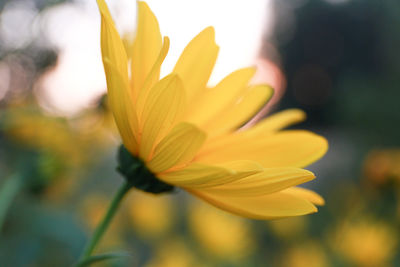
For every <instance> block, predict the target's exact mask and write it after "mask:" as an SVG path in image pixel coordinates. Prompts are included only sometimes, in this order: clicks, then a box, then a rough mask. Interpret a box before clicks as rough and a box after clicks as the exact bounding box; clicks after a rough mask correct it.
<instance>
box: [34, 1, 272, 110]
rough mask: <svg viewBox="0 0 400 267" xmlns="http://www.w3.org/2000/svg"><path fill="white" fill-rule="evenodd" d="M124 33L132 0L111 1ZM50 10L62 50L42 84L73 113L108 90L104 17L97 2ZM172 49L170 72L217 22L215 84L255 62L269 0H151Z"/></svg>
mask: <svg viewBox="0 0 400 267" xmlns="http://www.w3.org/2000/svg"><path fill="white" fill-rule="evenodd" d="M107 2H108V3H109V6H110V9H111V12H112V14H113V16H114V18H115V20H116V23H117V27H118V29H119V30H120V31H121V32H128V31H133V30H134V27H135V20H136V19H135V16H136V6H135V3H136V2H135V1H133V0H118V1H117V0H114V1H107ZM77 3H78V4H72V3H66V4H62V5H57V6H55V7H53V8H50V9H48V10H47V11H46V12H45V13H44V14H43V15H42V16H41V17H40V23H42V24H43V25H44V26H45V27H44V29H45V33H46V35H47V36H48V38H49V40H50V42H51V43H52V44H54V45H55V46H56V47H57V48H58V49H59V51H60V54H59V62H58V65H57V67H56V68H55V69H54V70H53V71H52V72H51V73H49V74H48V75H46V76H45V77H44V79H43V81H42V83H41V87H42V88H43V89H44V90H45V92H46V94H47V96H48V98H49V99H50V100H51V102H52V105H53V106H55V107H57V109H59V111H61V112H62V113H74V112H76V111H78V110H80V109H81V108H83V107H86V106H87V105H88V103H90V101H91V100H92V99H93V98H94V97H95V96H98V95H100V94H101V93H102V92H104V91H105V88H106V85H105V78H104V71H103V66H102V63H101V57H100V41H99V35H100V19H99V14H98V10H97V6H96V4H95V1H93V0H80V1H77ZM147 3H148V4H149V6H150V8H151V9H152V10H153V12H154V13H155V14H156V16H157V18H158V20H159V23H160V27H161V32H162V34H163V35H166V36H169V37H170V40H171V48H170V52H169V55H168V56H167V59H166V61H165V63H164V65H163V69H162V73H163V74H164V75H165V74H167V73H168V72H169V71H170V70H171V69H172V68H173V66H174V63H175V62H176V60H177V58H178V57H179V54H180V52H181V51H182V50H183V48H184V47H185V45H186V44H187V43H188V42H189V41H190V40H191V39H192V38H193V37H194V36H195V35H196V34H197V33H199V32H200V31H201V30H202V29H203V28H205V27H207V26H210V25H212V26H214V27H215V30H216V42H217V44H218V45H219V46H220V52H219V57H218V61H217V64H216V68H215V70H214V73H213V76H212V77H211V81H210V83H211V84H215V83H216V82H218V81H219V80H220V79H221V78H223V77H224V76H225V75H227V74H229V73H230V72H232V71H234V70H235V69H238V68H241V67H245V66H251V65H254V64H255V62H256V59H257V56H258V53H259V51H260V45H261V38H262V37H263V36H265V35H268V34H269V33H270V27H271V24H272V23H271V20H272V15H271V14H270V13H269V10H271V9H270V3H271V1H270V0H252V1H244V0H218V1H216V0H202V1H188V0H168V1H162V0H148V1H147Z"/></svg>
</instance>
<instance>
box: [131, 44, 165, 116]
mask: <svg viewBox="0 0 400 267" xmlns="http://www.w3.org/2000/svg"><path fill="white" fill-rule="evenodd" d="M168 49H169V38H168V37H164V43H163V47H162V48H161V51H160V54H159V55H158V58H157V60H156V62H155V63H154V65H153V67H152V69H151V71H150V73H149V75H147V77H146V80H145V81H144V84H143V86H142V88H140V90H139V92H138V97H137V100H136V110H137V114H140V115H139V117H140V116H141V114H142V112H143V107H144V105H145V103H146V99H147V96H148V94H149V91H150V89H151V88H152V86H154V84H155V83H156V82H157V81H158V79H159V76H160V75H159V74H160V69H161V64H162V63H163V61H164V59H165V57H166V56H167V53H168Z"/></svg>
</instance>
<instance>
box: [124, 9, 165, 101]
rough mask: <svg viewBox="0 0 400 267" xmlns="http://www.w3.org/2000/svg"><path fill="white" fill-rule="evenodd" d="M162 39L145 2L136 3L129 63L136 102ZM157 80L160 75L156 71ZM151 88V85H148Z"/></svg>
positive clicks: (156, 23) (159, 48) (158, 71)
mask: <svg viewBox="0 0 400 267" xmlns="http://www.w3.org/2000/svg"><path fill="white" fill-rule="evenodd" d="M161 46H162V38H161V33H160V27H159V26H158V21H157V18H156V17H155V16H154V14H153V12H152V11H151V10H150V8H149V7H148V6H147V4H146V3H145V2H141V1H139V2H138V24H137V29H136V37H135V40H134V42H133V48H132V49H133V52H132V61H131V72H132V75H131V79H132V80H131V81H132V88H133V97H134V99H135V100H136V98H137V95H138V92H139V90H140V89H141V88H142V86H143V84H144V82H145V80H146V77H147V75H148V74H149V73H150V70H151V69H152V67H153V65H154V63H155V62H156V59H157V57H158V55H159V53H160V50H161ZM154 75H155V76H157V79H158V78H159V75H160V70H159V69H158V70H157V71H156V73H154ZM150 86H151V85H150Z"/></svg>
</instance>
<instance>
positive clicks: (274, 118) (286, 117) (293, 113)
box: [241, 109, 306, 137]
mask: <svg viewBox="0 0 400 267" xmlns="http://www.w3.org/2000/svg"><path fill="white" fill-rule="evenodd" d="M305 119H306V113H305V112H304V111H302V110H300V109H287V110H284V111H281V112H278V113H275V114H273V115H271V116H268V117H267V118H265V119H263V120H262V121H260V122H258V123H257V124H256V125H254V126H253V127H251V128H250V129H248V130H245V131H243V132H241V134H244V135H252V136H254V137H255V136H260V135H262V134H264V133H268V132H271V131H277V130H281V129H283V128H285V127H288V126H290V125H293V124H296V123H299V122H302V121H304V120H305Z"/></svg>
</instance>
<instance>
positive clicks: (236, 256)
mask: <svg viewBox="0 0 400 267" xmlns="http://www.w3.org/2000/svg"><path fill="white" fill-rule="evenodd" d="M188 219H189V223H190V225H189V226H190V230H191V232H192V233H193V234H194V236H195V238H196V239H197V240H198V241H199V243H200V244H201V245H202V247H203V248H204V249H205V250H206V251H208V252H210V253H211V254H212V255H214V256H216V257H218V258H222V259H229V260H230V261H237V260H240V259H244V258H246V257H247V256H249V255H250V254H251V252H253V250H254V240H253V239H252V231H251V228H250V224H249V222H248V221H245V220H244V219H243V218H239V217H237V216H233V215H231V214H228V213H226V212H224V211H221V210H218V209H215V208H213V207H212V206H210V205H205V204H201V203H199V202H198V201H196V202H195V203H193V205H191V206H190V213H189V218H188ZM204 222H207V223H204Z"/></svg>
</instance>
